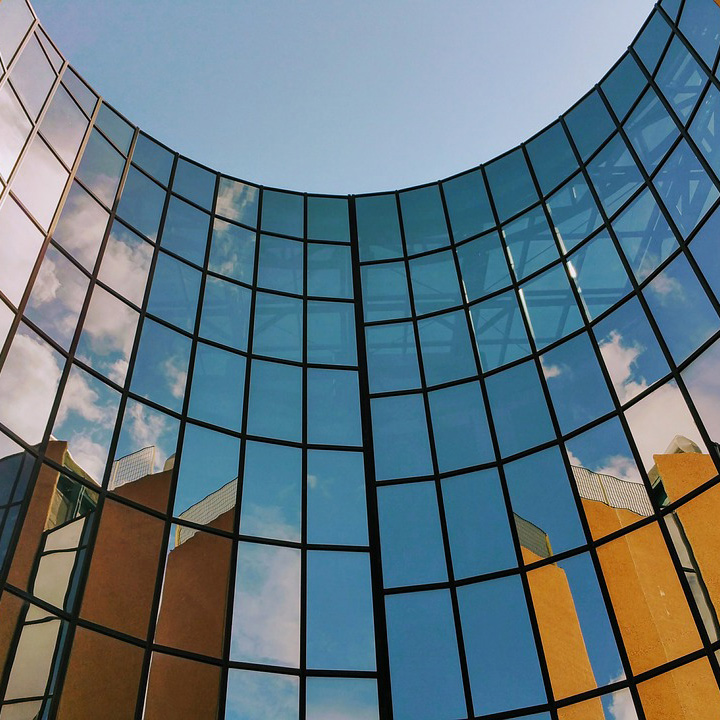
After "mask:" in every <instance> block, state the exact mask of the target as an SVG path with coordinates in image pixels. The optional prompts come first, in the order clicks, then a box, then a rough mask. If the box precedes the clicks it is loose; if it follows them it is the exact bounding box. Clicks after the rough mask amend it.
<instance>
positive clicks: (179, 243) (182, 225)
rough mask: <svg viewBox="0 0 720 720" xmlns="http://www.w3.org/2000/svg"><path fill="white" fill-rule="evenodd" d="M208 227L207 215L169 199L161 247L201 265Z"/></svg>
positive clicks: (175, 199)
mask: <svg viewBox="0 0 720 720" xmlns="http://www.w3.org/2000/svg"><path fill="white" fill-rule="evenodd" d="M209 225H210V216H209V215H207V214H206V213H204V212H202V211H201V210H198V209H197V208H196V207H193V206H192V205H190V204H189V203H186V202H183V201H182V200H180V199H178V198H176V197H171V198H170V204H169V205H168V210H167V217H166V218H165V225H164V227H163V234H162V246H163V248H164V249H165V250H170V251H171V252H174V253H177V254H178V255H180V256H181V257H183V258H185V259H186V260H189V261H190V262H192V263H195V264H196V265H202V264H203V261H204V258H205V248H206V247H207V236H208V227H209Z"/></svg>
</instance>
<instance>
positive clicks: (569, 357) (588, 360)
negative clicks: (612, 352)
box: [541, 333, 613, 433]
mask: <svg viewBox="0 0 720 720" xmlns="http://www.w3.org/2000/svg"><path fill="white" fill-rule="evenodd" d="M541 365H542V369H543V373H544V374H545V379H546V380H547V384H548V390H549V391H550V398H551V399H552V403H553V406H554V407H555V413H556V415H557V419H558V423H559V424H560V430H561V431H562V432H563V433H568V432H570V431H571V430H574V429H575V428H577V427H579V426H580V425H584V424H585V423H588V422H591V421H592V420H595V419H596V418H598V417H600V416H601V415H604V414H605V413H607V412H610V411H611V410H612V409H613V406H612V401H611V400H610V395H609V393H608V390H607V385H606V384H605V380H604V378H603V376H602V372H601V371H600V366H599V365H598V361H597V358H596V357H595V353H594V351H593V348H592V345H591V344H590V340H589V339H588V336H587V334H586V333H581V334H580V335H577V336H576V337H574V338H572V340H568V341H567V342H564V343H563V344H562V345H558V346H557V347H555V348H553V349H552V350H550V351H549V352H547V353H545V355H543V356H542V358H541Z"/></svg>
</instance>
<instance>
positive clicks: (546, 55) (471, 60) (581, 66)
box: [34, 0, 653, 193]
mask: <svg viewBox="0 0 720 720" xmlns="http://www.w3.org/2000/svg"><path fill="white" fill-rule="evenodd" d="M652 5H653V3H652V2H651V0H604V1H603V2H596V1H595V0H543V2H538V0H513V2H502V1H501V0H454V1H453V2H440V1H439V0H436V1H435V2H431V1H430V0H394V1H393V2H387V0H385V1H383V0H363V1H362V2H356V3H351V2H349V0H312V2H308V1H306V2H298V0H268V1H266V2H259V1H258V0H255V2H250V0H212V2H206V3H195V2H187V0H183V1H180V2H178V1H174V2H171V0H156V1H155V2H153V3H144V2H142V3H141V2H134V3H110V2H97V1H93V0H72V2H63V3H57V2H53V1H52V0H35V2H34V7H35V9H36V12H37V14H38V16H39V18H40V20H41V22H42V23H43V24H44V25H45V27H46V29H47V30H48V32H49V33H50V34H51V36H52V37H53V39H54V40H55V42H56V43H57V44H58V46H59V47H60V49H61V50H62V51H63V52H64V53H65V55H66V56H67V58H68V59H69V61H70V62H71V63H72V64H73V65H74V66H75V67H76V68H77V69H78V71H79V72H80V73H81V74H82V75H83V76H84V77H85V78H86V79H87V80H88V81H89V82H90V83H91V84H92V85H93V86H94V87H95V88H96V89H97V90H98V91H100V92H101V93H102V94H103V95H104V96H105V98H106V99H107V100H108V102H110V103H111V104H113V105H114V106H115V107H116V108H117V109H118V110H120V111H121V112H123V113H124V114H125V115H127V116H128V117H129V118H130V119H131V120H132V121H133V122H136V123H137V124H138V125H140V127H142V128H143V129H145V130H146V131H148V132H149V133H150V134H152V135H154V136H156V137H157V138H158V139H160V140H162V141H163V142H165V143H167V144H168V145H170V146H171V147H173V148H175V149H178V150H180V151H181V152H183V153H184V154H186V155H188V156H190V157H192V158H194V159H196V160H198V161H200V162H203V163H205V164H208V165H210V166H211V167H215V168H217V169H221V170H223V171H225V172H227V173H230V174H233V175H236V176H239V177H242V178H245V179H249V180H254V181H257V182H261V183H263V184H267V185H274V186H278V187H286V188H292V189H299V190H306V191H314V192H337V193H346V192H368V191H376V190H389V189H394V188H400V187H404V186H407V185H412V184H418V183H422V182H427V181H430V180H435V179H438V178H440V177H444V176H446V175H449V174H452V173H455V172H459V171H461V170H463V169H465V168H467V167H470V166H472V165H474V164H477V163H478V162H482V161H485V160H488V159H490V158H491V157H493V156H494V155H496V154H498V153H500V152H503V151H504V150H506V149H508V148H509V147H511V146H512V145H514V144H516V143H518V142H520V141H522V140H524V139H525V138H526V137H528V136H529V135H531V134H533V133H534V132H536V131H537V130H539V129H540V128H541V127H542V126H544V125H545V124H547V123H548V122H550V121H551V120H553V119H554V118H556V117H557V116H558V115H559V114H560V113H561V112H562V111H564V110H565V109H566V108H567V107H568V106H569V105H570V104H572V103H573V102H574V101H575V100H577V99H578V98H579V97H580V96H581V95H582V94H583V93H584V92H585V91H587V90H588V89H589V88H590V87H591V86H592V85H593V84H594V83H595V82H597V81H598V80H599V79H600V78H601V77H602V75H603V74H604V73H605V72H606V71H607V70H608V69H609V67H610V66H611V65H612V63H613V62H614V61H615V60H616V59H617V58H618V57H619V56H620V54H621V53H622V52H623V50H624V49H625V48H626V47H627V45H628V44H629V43H630V41H631V40H632V38H633V37H634V35H635V33H636V32H637V30H638V29H639V27H640V25H641V24H642V22H643V20H644V19H645V17H646V16H647V15H648V14H649V12H650V10H651V8H652Z"/></svg>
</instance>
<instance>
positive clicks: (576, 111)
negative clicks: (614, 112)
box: [565, 90, 615, 160]
mask: <svg viewBox="0 0 720 720" xmlns="http://www.w3.org/2000/svg"><path fill="white" fill-rule="evenodd" d="M565 122H566V123H567V126H568V129H569V130H570V134H571V135H572V138H573V140H574V141H575V145H576V146H577V149H578V152H579V153H580V157H582V159H583V160H587V159H588V158H589V157H590V155H592V154H593V153H594V152H595V151H596V150H597V149H598V148H599V147H600V145H601V144H602V143H603V141H604V140H605V138H607V137H608V136H609V135H610V133H611V132H612V131H613V130H614V129H615V124H614V123H613V121H612V118H611V117H610V113H609V112H608V111H607V109H606V108H605V104H604V103H603V101H602V98H601V97H600V93H598V91H597V90H593V91H592V92H590V93H588V94H587V95H586V96H585V97H584V98H583V99H582V100H581V101H580V102H579V103H578V104H577V105H576V106H575V107H574V108H573V109H572V110H570V112H568V114H567V115H566V116H565Z"/></svg>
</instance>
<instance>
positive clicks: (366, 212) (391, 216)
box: [355, 194, 403, 260]
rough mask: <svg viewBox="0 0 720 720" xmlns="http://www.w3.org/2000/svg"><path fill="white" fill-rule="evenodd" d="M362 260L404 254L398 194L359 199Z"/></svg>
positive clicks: (359, 232)
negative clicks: (399, 220)
mask: <svg viewBox="0 0 720 720" xmlns="http://www.w3.org/2000/svg"><path fill="white" fill-rule="evenodd" d="M355 211H356V214H357V232H358V245H359V247H360V260H383V259H385V258H395V257H400V256H401V255H402V254H403V251H402V242H401V239H400V223H399V222H398V211H397V202H396V200H395V195H392V194H391V195H372V196H370V197H360V198H357V199H356V200H355Z"/></svg>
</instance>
